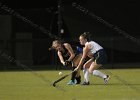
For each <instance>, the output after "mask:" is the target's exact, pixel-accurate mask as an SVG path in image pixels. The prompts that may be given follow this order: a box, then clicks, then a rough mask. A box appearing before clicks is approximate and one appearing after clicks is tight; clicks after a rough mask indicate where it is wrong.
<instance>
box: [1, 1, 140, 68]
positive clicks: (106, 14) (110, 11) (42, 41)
mask: <svg viewBox="0 0 140 100" xmlns="http://www.w3.org/2000/svg"><path fill="white" fill-rule="evenodd" d="M61 1H62V2H61V17H59V20H58V13H59V12H58V3H60V0H46V1H30V2H29V1H20V0H18V1H16V0H14V1H13V0H12V1H5V0H4V1H1V7H2V6H3V5H5V6H6V7H9V8H11V9H13V10H14V11H16V12H18V13H19V14H20V15H22V16H24V17H26V18H27V19H28V20H30V21H32V22H34V23H35V24H37V25H39V26H42V27H44V28H45V29H47V30H49V31H50V32H51V33H52V34H54V35H57V36H59V37H61V38H62V39H64V40H65V41H67V42H70V43H71V44H72V45H75V44H77V45H79V42H78V36H79V35H80V34H81V33H83V32H85V31H88V32H90V33H92V39H93V40H94V41H96V42H98V43H99V44H100V45H102V46H103V47H104V48H105V50H106V52H107V54H108V64H111V66H110V67H111V68H117V67H118V66H114V64H116V63H129V64H130V63H132V65H131V67H135V66H133V64H135V65H137V67H139V61H140V60H139V55H140V44H138V43H136V42H135V41H133V40H131V39H129V38H126V37H125V36H123V35H121V34H119V33H118V32H116V31H115V30H113V29H111V28H109V27H107V26H106V25H104V24H102V23H100V22H99V21H97V20H96V19H94V18H92V17H91V16H88V15H85V14H83V13H82V12H81V11H79V10H77V9H75V8H74V7H72V3H73V2H76V3H77V4H79V5H81V6H83V7H85V8H87V9H88V10H90V11H91V12H93V13H94V14H95V15H97V16H99V17H101V18H102V19H104V20H105V21H107V22H109V23H111V24H113V25H115V26H118V27H119V28H120V29H122V30H123V31H125V32H126V33H128V34H129V35H131V36H133V37H135V38H137V39H140V35H139V32H140V30H139V29H140V14H139V9H140V7H139V3H138V1H136V0H127V1H97V0H96V1H95V0H61ZM60 20H61V21H62V23H61V24H59V25H62V28H63V29H64V33H63V34H60V33H58V22H59V21H60ZM52 40H54V39H53V38H50V37H49V36H48V35H46V34H44V33H43V32H42V31H41V30H39V29H38V28H35V27H33V26H31V25H30V24H29V23H27V22H25V21H23V20H21V19H20V18H17V17H16V16H14V15H12V14H10V13H8V12H6V11H4V10H3V9H0V50H1V51H3V52H5V53H7V54H8V55H9V56H11V57H14V58H15V59H17V60H19V61H20V62H21V63H23V64H26V65H31V66H37V65H59V64H60V63H59V60H58V58H57V55H56V54H55V52H54V51H49V50H48V48H49V47H50V46H51V42H52ZM2 54H3V53H1V55H2ZM0 65H1V66H2V67H0V68H5V67H3V66H9V65H14V64H13V63H9V61H8V60H6V59H4V58H3V57H2V56H1V57H0ZM8 68H9V67H8ZM10 68H11V67H10Z"/></svg>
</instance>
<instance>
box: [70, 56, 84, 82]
mask: <svg viewBox="0 0 140 100" xmlns="http://www.w3.org/2000/svg"><path fill="white" fill-rule="evenodd" d="M81 57H82V54H79V55H76V56H75V58H74V59H73V62H72V63H73V65H72V71H73V70H74V69H75V68H76V67H77V65H78V63H79V61H80V58H81ZM80 82H81V76H80V71H78V72H77V71H75V72H73V73H72V75H71V80H70V81H69V82H68V83H67V84H68V85H74V84H79V83H80Z"/></svg>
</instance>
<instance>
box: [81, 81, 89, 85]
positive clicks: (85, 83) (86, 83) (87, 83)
mask: <svg viewBox="0 0 140 100" xmlns="http://www.w3.org/2000/svg"><path fill="white" fill-rule="evenodd" d="M89 84H90V83H89V82H83V83H82V85H89Z"/></svg>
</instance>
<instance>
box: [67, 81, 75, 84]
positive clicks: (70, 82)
mask: <svg viewBox="0 0 140 100" xmlns="http://www.w3.org/2000/svg"><path fill="white" fill-rule="evenodd" d="M67 84H68V85H75V84H76V82H75V81H74V82H73V81H72V80H70V81H69V82H68V83H67Z"/></svg>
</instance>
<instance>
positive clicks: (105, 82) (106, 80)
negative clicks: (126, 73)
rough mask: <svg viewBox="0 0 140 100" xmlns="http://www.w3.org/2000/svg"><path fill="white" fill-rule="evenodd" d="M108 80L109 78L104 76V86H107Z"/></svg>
mask: <svg viewBox="0 0 140 100" xmlns="http://www.w3.org/2000/svg"><path fill="white" fill-rule="evenodd" d="M109 78H110V76H109V75H106V78H104V84H108V81H109Z"/></svg>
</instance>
